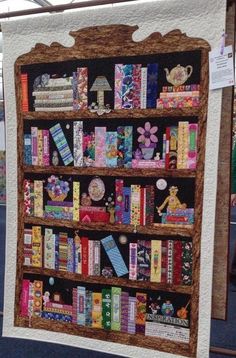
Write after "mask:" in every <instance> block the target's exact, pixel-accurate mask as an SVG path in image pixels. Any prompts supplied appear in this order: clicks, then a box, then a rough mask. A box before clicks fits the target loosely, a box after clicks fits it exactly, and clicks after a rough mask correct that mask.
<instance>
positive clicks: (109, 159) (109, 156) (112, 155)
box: [106, 132, 117, 167]
mask: <svg viewBox="0 0 236 358" xmlns="http://www.w3.org/2000/svg"><path fill="white" fill-rule="evenodd" d="M106 166H107V167H116V166H117V132H106Z"/></svg>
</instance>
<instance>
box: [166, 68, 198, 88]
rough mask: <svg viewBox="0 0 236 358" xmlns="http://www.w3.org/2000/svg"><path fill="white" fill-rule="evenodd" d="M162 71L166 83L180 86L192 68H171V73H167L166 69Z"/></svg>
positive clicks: (189, 74)
mask: <svg viewBox="0 0 236 358" xmlns="http://www.w3.org/2000/svg"><path fill="white" fill-rule="evenodd" d="M164 70H165V72H166V79H167V81H168V82H170V83H171V84H172V85H173V86H181V85H182V84H184V83H185V82H186V81H187V79H188V78H189V77H190V76H191V74H192V72H193V67H192V66H191V65H188V66H186V67H183V66H180V65H177V66H176V67H174V68H172V70H171V71H169V70H168V68H164Z"/></svg>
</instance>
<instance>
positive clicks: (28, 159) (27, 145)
mask: <svg viewBox="0 0 236 358" xmlns="http://www.w3.org/2000/svg"><path fill="white" fill-rule="evenodd" d="M24 163H25V165H32V149H31V134H25V135H24Z"/></svg>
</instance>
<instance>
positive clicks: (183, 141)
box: [163, 121, 198, 169]
mask: <svg viewBox="0 0 236 358" xmlns="http://www.w3.org/2000/svg"><path fill="white" fill-rule="evenodd" d="M197 136H198V124H197V123H189V122H187V121H180V122H179V123H178V126H171V127H167V128H166V133H165V134H163V160H164V162H165V168H166V169H196V163H197Z"/></svg>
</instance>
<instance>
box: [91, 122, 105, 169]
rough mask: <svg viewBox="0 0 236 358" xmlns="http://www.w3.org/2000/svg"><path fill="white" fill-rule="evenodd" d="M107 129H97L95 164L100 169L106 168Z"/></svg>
mask: <svg viewBox="0 0 236 358" xmlns="http://www.w3.org/2000/svg"><path fill="white" fill-rule="evenodd" d="M106 133H107V128H106V127H95V163H94V166H95V167H98V168H104V167H106Z"/></svg>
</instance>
